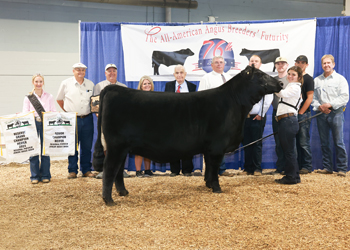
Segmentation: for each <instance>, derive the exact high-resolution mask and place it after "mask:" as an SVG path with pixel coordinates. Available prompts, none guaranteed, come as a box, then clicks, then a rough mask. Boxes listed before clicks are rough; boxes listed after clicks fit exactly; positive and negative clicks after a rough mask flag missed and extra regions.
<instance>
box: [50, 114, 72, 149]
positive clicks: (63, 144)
mask: <svg viewBox="0 0 350 250" xmlns="http://www.w3.org/2000/svg"><path fill="white" fill-rule="evenodd" d="M76 120H77V114H76V113H75V112H47V113H46V112H44V113H43V128H44V142H43V144H44V147H43V154H44V155H47V156H66V155H74V154H75V149H76V147H75V145H76V144H75V136H76Z"/></svg>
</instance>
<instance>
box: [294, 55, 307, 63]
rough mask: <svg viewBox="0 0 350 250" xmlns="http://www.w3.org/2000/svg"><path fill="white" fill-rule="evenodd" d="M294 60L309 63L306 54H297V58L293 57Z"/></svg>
mask: <svg viewBox="0 0 350 250" xmlns="http://www.w3.org/2000/svg"><path fill="white" fill-rule="evenodd" d="M295 61H296V62H297V61H300V62H306V63H309V61H308V60H307V57H306V56H303V55H301V56H298V57H297V59H295Z"/></svg>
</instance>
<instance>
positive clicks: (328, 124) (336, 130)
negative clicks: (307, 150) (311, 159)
mask: <svg viewBox="0 0 350 250" xmlns="http://www.w3.org/2000/svg"><path fill="white" fill-rule="evenodd" d="M343 125H344V114H343V108H339V109H337V110H332V112H331V113H329V114H321V115H319V116H317V128H318V132H319V134H320V140H321V149H322V162H323V168H324V169H326V170H328V171H330V172H332V171H333V160H332V145H331V142H330V140H329V135H330V132H332V136H333V143H334V146H335V153H336V157H337V159H336V167H337V169H338V171H341V172H346V171H347V169H348V155H347V153H346V149H345V144H344V140H343Z"/></svg>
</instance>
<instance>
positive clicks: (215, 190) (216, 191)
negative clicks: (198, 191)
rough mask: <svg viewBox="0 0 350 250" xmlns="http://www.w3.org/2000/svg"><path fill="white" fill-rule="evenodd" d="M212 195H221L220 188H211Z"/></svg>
mask: <svg viewBox="0 0 350 250" xmlns="http://www.w3.org/2000/svg"><path fill="white" fill-rule="evenodd" d="M213 193H216V194H220V193H222V191H221V188H220V187H213Z"/></svg>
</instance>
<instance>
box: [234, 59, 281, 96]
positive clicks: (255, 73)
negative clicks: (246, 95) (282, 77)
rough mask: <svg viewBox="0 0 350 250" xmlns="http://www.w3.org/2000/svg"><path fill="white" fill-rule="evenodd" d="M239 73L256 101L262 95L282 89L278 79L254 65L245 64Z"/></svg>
mask: <svg viewBox="0 0 350 250" xmlns="http://www.w3.org/2000/svg"><path fill="white" fill-rule="evenodd" d="M240 74H241V76H242V78H243V79H244V80H245V81H244V82H245V83H246V87H248V89H249V92H250V93H253V97H254V99H255V100H254V101H256V102H258V101H259V100H260V99H261V98H262V97H263V96H264V95H267V94H272V93H275V92H280V90H281V89H282V83H281V82H280V81H278V80H277V79H275V78H273V77H271V76H269V75H268V74H266V73H264V72H262V71H261V70H259V69H257V68H255V67H254V65H253V66H247V67H246V68H245V69H244V70H243V71H241V73H240Z"/></svg>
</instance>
